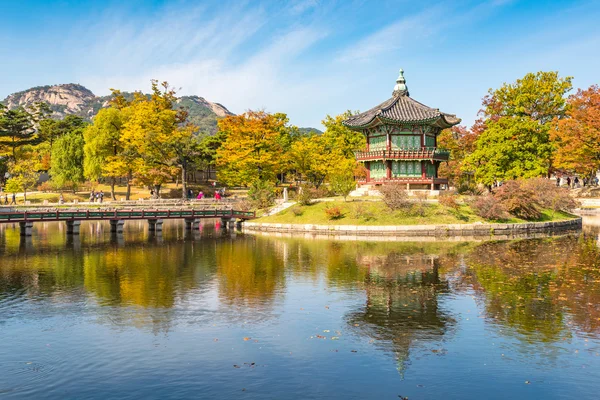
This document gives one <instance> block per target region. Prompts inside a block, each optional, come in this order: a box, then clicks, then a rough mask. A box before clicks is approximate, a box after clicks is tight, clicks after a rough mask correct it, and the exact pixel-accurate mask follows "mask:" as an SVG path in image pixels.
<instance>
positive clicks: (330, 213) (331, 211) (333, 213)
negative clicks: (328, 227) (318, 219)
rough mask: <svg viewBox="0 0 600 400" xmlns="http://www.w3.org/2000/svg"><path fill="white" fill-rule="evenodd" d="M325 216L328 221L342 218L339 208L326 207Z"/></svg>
mask: <svg viewBox="0 0 600 400" xmlns="http://www.w3.org/2000/svg"><path fill="white" fill-rule="evenodd" d="M325 215H327V218H329V219H340V218H342V217H343V216H344V213H343V212H342V209H341V208H340V207H339V206H329V205H328V206H327V207H325Z"/></svg>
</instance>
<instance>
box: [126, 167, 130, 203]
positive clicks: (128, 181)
mask: <svg viewBox="0 0 600 400" xmlns="http://www.w3.org/2000/svg"><path fill="white" fill-rule="evenodd" d="M130 197H131V171H128V172H127V192H126V193H125V200H129V198H130Z"/></svg>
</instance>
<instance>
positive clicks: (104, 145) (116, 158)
mask: <svg viewBox="0 0 600 400" xmlns="http://www.w3.org/2000/svg"><path fill="white" fill-rule="evenodd" d="M123 121H124V115H123V112H122V111H121V110H120V109H118V108H116V107H109V108H104V109H102V110H100V111H99V112H98V114H97V115H96V117H95V118H94V123H93V124H92V125H88V126H87V127H86V128H85V130H84V132H83V137H84V139H85V145H84V164H83V172H84V176H85V177H86V178H87V179H89V180H96V181H97V180H99V179H100V178H108V179H109V181H110V187H111V190H110V191H111V197H112V199H113V200H115V179H116V178H118V177H121V176H126V177H127V195H126V198H127V200H129V196H130V193H131V189H130V185H131V175H132V166H133V165H132V162H133V157H128V153H126V152H125V151H124V149H123V146H122V145H121V142H120V138H121V132H122V130H123Z"/></svg>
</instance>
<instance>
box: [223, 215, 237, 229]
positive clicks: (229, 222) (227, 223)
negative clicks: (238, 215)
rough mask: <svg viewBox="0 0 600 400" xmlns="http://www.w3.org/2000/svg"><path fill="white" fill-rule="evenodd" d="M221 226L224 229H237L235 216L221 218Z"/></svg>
mask: <svg viewBox="0 0 600 400" xmlns="http://www.w3.org/2000/svg"><path fill="white" fill-rule="evenodd" d="M221 227H223V229H229V230H230V231H234V230H235V218H230V217H223V218H221Z"/></svg>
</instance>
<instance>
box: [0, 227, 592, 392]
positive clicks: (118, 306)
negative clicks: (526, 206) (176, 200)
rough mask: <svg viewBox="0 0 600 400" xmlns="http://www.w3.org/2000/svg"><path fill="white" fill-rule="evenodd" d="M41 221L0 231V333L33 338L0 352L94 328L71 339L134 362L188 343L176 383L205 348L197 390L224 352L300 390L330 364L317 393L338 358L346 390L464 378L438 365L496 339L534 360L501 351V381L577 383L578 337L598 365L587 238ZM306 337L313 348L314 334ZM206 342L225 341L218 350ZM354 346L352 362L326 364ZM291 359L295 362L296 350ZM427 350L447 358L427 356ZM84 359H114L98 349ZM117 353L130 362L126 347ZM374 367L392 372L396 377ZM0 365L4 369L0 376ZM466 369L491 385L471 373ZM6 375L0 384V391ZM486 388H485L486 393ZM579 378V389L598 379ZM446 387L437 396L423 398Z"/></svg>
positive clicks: (484, 350) (471, 359)
mask: <svg viewBox="0 0 600 400" xmlns="http://www.w3.org/2000/svg"><path fill="white" fill-rule="evenodd" d="M34 229H35V230H37V231H36V232H34V236H33V237H32V238H29V240H23V239H22V238H21V237H20V236H19V231H18V229H12V228H6V227H5V228H1V229H0V257H1V265H0V327H2V330H0V336H1V335H3V334H4V335H7V336H6V337H19V336H20V335H21V336H23V338H24V339H25V338H26V339H27V344H25V343H23V344H21V345H20V346H21V347H19V345H15V347H14V348H12V347H10V346H7V345H6V344H7V343H9V342H8V341H4V342H2V340H0V343H4V345H2V344H0V357H6V356H11V355H15V354H20V353H21V352H26V351H25V350H26V349H27V348H29V347H27V346H38V347H39V346H44V345H45V344H47V343H48V342H50V339H45V336H44V335H42V334H40V333H39V331H42V332H46V331H49V332H52V331H56V332H58V333H57V335H58V336H57V337H54V340H56V341H58V340H60V339H59V337H60V335H67V336H68V337H69V338H70V337H71V336H73V335H77V332H79V331H83V332H87V334H86V335H87V336H83V338H79V342H76V344H72V343H71V341H70V344H69V346H74V347H73V349H74V351H78V350H81V348H78V346H84V345H83V344H82V343H85V341H86V340H87V339H86V338H87V337H89V336H90V335H93V334H92V333H90V332H94V331H95V330H99V329H106V331H104V333H103V335H104V336H102V337H101V338H97V339H98V340H101V341H106V343H107V346H113V345H115V343H117V342H118V343H122V345H123V346H126V348H127V349H131V351H132V352H134V353H135V357H136V358H135V360H136V361H140V362H142V363H143V362H145V361H146V362H150V361H152V360H153V358H152V356H151V354H153V353H151V352H148V348H144V347H139V346H141V345H140V344H139V343H138V342H139V341H140V340H141V341H143V340H146V339H147V337H146V335H150V336H151V337H152V340H154V341H157V340H159V339H157V338H164V339H165V340H168V341H170V340H173V342H177V341H178V340H183V339H182V338H186V340H187V342H186V341H185V340H184V343H186V345H185V346H183V345H182V346H183V347H181V348H178V347H176V345H173V344H171V346H175V348H172V347H171V348H167V347H165V350H164V351H163V352H162V353H160V357H161V360H163V358H164V359H166V360H168V362H172V363H173V366H172V367H171V368H172V370H171V372H172V373H173V375H174V376H175V375H178V374H183V375H184V376H185V375H186V373H187V372H186V371H185V370H183V369H181V368H182V367H178V365H179V364H180V363H182V359H186V360H187V361H188V362H189V363H192V364H193V363H194V362H198V360H199V359H202V360H204V358H203V357H208V356H206V354H210V357H212V358H210V357H209V358H210V360H209V361H211V362H213V363H216V364H215V365H214V366H213V367H214V368H215V369H214V370H213V371H210V372H206V371H205V372H206V373H207V377H206V378H205V379H202V378H198V377H197V374H196V375H194V377H195V379H198V380H199V381H198V382H200V383H201V385H204V386H203V387H204V388H205V389H206V388H207V387H208V388H210V387H213V386H211V385H218V384H219V383H215V382H220V384H223V382H230V381H231V378H229V375H228V374H229V373H230V372H231V371H230V369H231V368H232V367H231V365H233V364H235V363H238V362H239V361H238V360H236V361H235V362H231V360H230V359H226V358H225V357H226V355H225V354H229V353H226V352H225V350H227V352H230V351H239V354H238V356H239V357H240V358H243V360H244V361H243V362H246V361H248V362H250V361H252V362H254V360H257V359H259V358H261V357H262V358H263V361H262V362H263V363H264V364H265V365H274V366H275V368H276V369H277V371H273V370H270V372H269V373H266V372H265V373H264V375H260V376H261V379H262V381H261V382H262V383H263V384H265V385H266V386H265V387H267V386H268V385H274V381H275V380H277V379H280V380H281V379H283V378H282V375H284V374H285V371H288V369H289V371H290V374H289V375H285V381H286V382H291V384H292V385H294V384H297V385H298V387H299V388H300V387H303V388H304V389H303V390H306V389H305V386H303V385H304V384H301V382H312V381H315V380H316V381H318V379H320V378H319V377H316V376H314V368H315V365H320V366H322V367H323V369H324V370H327V371H329V372H328V374H329V375H327V376H328V378H327V379H328V380H327V381H326V382H327V384H326V385H325V386H319V385H318V384H315V388H317V387H327V388H330V387H331V383H330V382H331V381H333V380H334V378H339V377H340V375H339V374H340V373H339V372H338V373H337V374H338V375H336V371H337V369H336V368H337V363H344V365H348V366H351V367H352V368H354V369H355V370H356V371H360V373H359V372H357V374H364V376H365V379H366V378H367V377H368V379H369V381H368V382H366V383H365V382H363V384H362V386H355V385H353V384H352V383H348V390H350V388H352V390H353V392H352V391H351V392H349V394H350V395H351V394H352V393H363V392H361V390H366V388H369V385H371V386H375V385H376V386H378V387H379V386H381V388H391V387H393V385H394V382H404V381H410V380H411V379H413V377H414V376H423V374H425V375H429V374H431V373H433V375H432V376H435V377H436V379H438V380H439V382H445V384H446V385H454V387H461V384H460V383H457V382H456V379H455V376H453V375H452V374H451V373H450V372H449V371H448V365H446V364H444V363H446V362H447V363H452V366H455V367H456V368H459V367H460V366H461V365H462V366H463V367H464V366H465V365H468V366H469V368H472V364H473V363H478V364H477V365H484V364H485V365H487V363H488V362H489V360H490V359H494V357H496V356H498V357H499V355H498V354H496V353H494V351H495V350H494V349H492V348H490V347H491V346H489V343H498V344H499V345H501V346H502V350H501V351H502V352H503V353H502V357H504V355H505V353H506V354H507V355H511V354H512V355H513V356H515V355H516V354H523V353H526V354H528V355H529V357H530V359H523V358H521V359H519V363H512V364H511V362H512V361H510V359H509V357H506V361H503V362H505V363H506V364H502V365H503V366H504V367H503V368H504V369H502V368H500V367H499V368H500V369H499V370H498V371H496V372H497V373H499V374H503V373H507V371H508V370H512V369H515V370H519V371H529V369H530V368H531V367H532V366H533V365H536V368H542V370H544V368H546V367H545V366H546V363H548V361H551V363H552V365H557V364H558V363H561V365H562V366H563V371H561V373H562V374H567V375H568V374H571V375H573V376H575V374H576V373H577V371H578V370H577V368H582V367H581V365H578V366H574V365H573V364H570V361H569V359H567V358H566V354H567V353H568V354H571V352H574V351H575V350H577V349H578V347H577V346H580V345H581V348H582V349H585V351H586V353H585V354H584V356H585V357H586V358H585V359H582V360H583V361H582V363H583V364H584V365H586V366H593V367H594V368H595V369H594V372H593V373H595V374H597V375H598V372H599V371H600V363H599V362H598V360H599V359H600V358H597V357H599V356H596V355H595V354H598V349H597V346H598V339H599V337H600V252H599V250H598V247H597V243H596V241H597V234H596V232H595V231H594V232H591V231H589V230H588V231H586V234H585V235H580V236H569V237H562V238H553V239H543V240H538V239H536V240H523V241H516V242H488V243H460V242H452V243H443V242H440V243H407V242H403V243H393V242H381V243H377V242H336V241H325V240H322V241H321V240H304V239H295V238H269V237H265V236H249V235H237V236H235V237H232V236H231V235H229V234H228V233H227V232H224V231H223V230H220V229H219V228H218V227H215V226H214V225H212V224H205V225H203V226H201V227H200V228H199V229H198V230H194V231H187V232H186V230H185V229H184V226H183V224H182V223H170V222H169V223H165V225H164V231H163V233H162V235H153V234H151V233H149V232H148V230H147V227H146V226H145V225H144V224H142V223H140V224H137V225H136V224H126V226H125V231H124V233H123V234H122V235H111V233H110V230H109V229H108V225H107V224H103V223H90V224H82V229H81V232H82V234H81V235H80V237H67V236H66V235H65V232H64V229H63V228H61V226H60V224H50V223H48V224H44V225H42V224H40V225H39V226H36V227H34ZM471 309H472V312H471ZM478 317H479V318H478ZM39 321H43V322H41V323H40V322H39ZM36 324H40V325H39V326H38V325H36ZM23 326H34V327H36V328H39V330H38V331H36V329H26V330H23V328H22V327H23ZM65 327H67V328H65ZM74 327H78V329H73V328H74ZM315 330H316V332H318V334H319V336H316V335H315ZM107 332H108V333H107ZM325 332H328V333H325ZM315 337H318V338H319V340H320V342H316V341H314V340H313V341H310V339H309V338H315ZM334 337H335V339H336V340H333V338H334ZM242 338H248V343H246V340H245V339H244V340H243V339H242ZM250 338H252V340H250ZM0 339H2V338H1V337H0ZM255 340H256V342H255ZM38 342H39V343H38ZM77 343H79V344H77ZM103 343H104V342H103ZM159 343H162V344H164V343H163V342H159ZM169 343H170V342H169ZM207 343H210V344H211V345H212V346H218V345H219V344H220V343H224V347H222V348H218V347H214V349H213V348H212V347H209V346H208V345H207ZM240 343H246V344H247V346H246V347H240ZM581 343H583V344H581ZM251 344H252V345H255V346H256V347H250V345H251ZM85 345H87V343H86V344H85ZM165 346H166V345H165ZM291 348H293V350H294V351H292V350H291ZM73 349H71V348H70V347H69V349H68V351H71V350H73ZM169 349H170V350H169ZM175 349H176V350H175ZM229 349H231V350H229ZM238 349H240V350H238ZM281 349H283V350H281ZM465 349H468V351H467V350H465ZM540 349H541V350H540ZM81 351H86V352H89V350H81ZM194 351H199V352H200V353H201V356H199V355H197V354H196V353H193V352H194ZM278 351H279V352H278ZM146 352H147V353H146ZM353 352H356V353H357V355H356V357H357V358H356V359H351V358H350V359H349V358H343V359H339V360H338V359H335V358H333V357H335V356H333V355H334V354H340V353H343V354H346V355H348V354H354V353H353ZM280 353H283V355H282V354H280ZM296 353H298V354H301V356H300V358H297V359H296V358H292V357H293V356H292V354H296ZM423 353H427V354H429V355H436V356H443V357H436V358H435V361H431V360H426V359H425V358H423V357H421V356H422V355H423ZM86 354H88V353H86ZM193 354H196V356H193ZM467 354H468V355H467ZM304 355H305V357H304V358H302V356H304ZM380 356H383V357H384V358H385V361H382V360H381V359H380V358H379V357H380ZM584 356H581V357H584ZM87 357H88V358H91V359H92V361H93V362H96V363H98V364H101V363H102V362H107V361H106V360H104V359H102V358H101V357H102V356H101V355H99V354H96V353H90V354H88V356H87ZM113 357H115V355H114V354H113ZM116 357H118V358H119V357H122V358H123V359H124V360H127V361H128V362H131V360H132V359H130V358H128V357H132V356H131V355H130V354H129V353H128V352H126V351H125V352H123V354H119V355H117V356H116ZM187 357H191V358H190V359H187ZM193 357H199V358H193ZM340 357H342V356H341V355H340ZM344 357H345V356H344ZM358 357H361V358H358ZM391 358H393V360H391ZM119 359H120V358H119ZM429 359H431V357H429ZM355 360H358V361H355ZM444 360H448V361H444ZM503 360H505V359H504V358H503ZM88 361H89V359H88ZM221 362H222V363H223V364H225V365H226V366H221V365H220V364H219V363H221ZM243 362H242V365H243ZM73 363H74V364H73V365H74V366H77V365H79V364H78V362H77V361H73ZM236 365H238V366H239V364H236ZM382 365H385V366H386V367H387V366H391V367H392V369H393V372H394V374H393V375H391V374H388V372H389V371H388V370H387V369H386V367H383V366H382ZM2 368H3V367H2V364H0V376H1V375H2V372H3V371H2ZM200 368H201V367H200ZM219 368H226V371H227V372H222V373H223V375H218V376H217V375H211V374H218V373H220V372H219V371H221V370H220V369H219ZM349 368H350V367H349ZM367 368H375V369H377V371H378V372H377V374H376V373H373V372H369V370H368V369H367ZM451 369H452V367H451V368H450V370H451ZM215 371H217V372H215ZM223 371H225V369H223ZM398 371H399V372H400V375H399V374H398ZM432 371H433V372H432ZM470 371H471V372H470V373H471V374H472V375H471V376H473V377H475V378H478V377H479V378H480V379H484V378H483V375H481V376H479V375H478V373H479V371H477V370H473V369H471V370H470ZM544 371H545V372H544V373H547V374H551V372H549V370H547V369H545V370H544ZM256 373H257V374H260V373H259V372H256ZM270 374H271V375H270ZM311 374H312V375H311ZM296 375H298V378H297V379H298V381H295V379H296V378H295V376H296ZM571 375H570V376H571ZM571 377H572V376H571ZM217 378H218V379H217ZM2 379H3V378H0V390H2V385H3V384H6V385H8V383H6V382H4V381H3V380H2ZM215 379H216V380H215ZM219 379H220V380H219ZM323 379H325V378H323ZM402 379H404V381H402ZM213 380H215V381H213ZM498 380H499V381H501V379H500V378H498ZM521 381H522V380H521ZM192 382H196V381H192ZM198 382H196V383H191V384H189V387H190V388H191V387H196V386H194V384H200V383H198ZM356 382H357V383H356V385H359V384H358V382H360V376H357V377H356ZM505 384H507V385H510V383H506V382H505ZM365 385H366V386H365ZM494 385H496V382H495V381H493V382H490V383H488V385H487V386H486V389H487V388H489V387H494ZM578 385H579V386H578V389H577V390H579V392H578V393H580V394H582V395H583V394H586V393H588V392H587V391H586V390H588V389H590V390H591V389H592V388H593V386H589V385H590V384H588V386H586V384H585V383H578ZM412 387H416V385H413V386H412ZM432 387H433V386H432ZM196 389H198V387H196ZM584 389H585V390H584ZM315 390H316V389H315ZM338 390H340V391H341V392H343V390H345V388H338ZM390 390H391V389H390ZM341 392H340V393H341ZM40 393H41V392H35V393H34V394H37V395H38V396H39V395H40ZM256 393H257V395H256V396H255V397H254V398H265V397H269V396H268V394H269V393H270V392H266V394H267V395H265V392H260V393H261V395H260V396H259V395H258V393H259V391H257V392H256ZM283 393H284V392H281V393H279V392H278V394H280V395H283ZM340 393H335V394H331V393H330V395H329V396H328V397H329V398H334V397H336V395H338V394H340ZM369 393H372V392H367V393H366V395H363V396H361V397H363V398H365V396H366V397H368V396H369ZM444 393H445V392H444V391H443V390H441V389H440V391H436V390H434V389H432V391H431V392H428V393H427V395H428V396H426V397H432V398H436V397H437V398H439V397H440V396H442V395H443V394H444ZM515 393H520V392H515ZM187 394H188V395H189V394H190V393H187ZM301 394H302V391H300V389H298V391H296V392H292V393H288V395H289V398H300V397H301ZM388 394H389V395H391V394H393V395H394V396H397V394H398V393H387V392H386V395H388ZM403 394H404V395H409V394H410V392H403ZM481 394H482V393H481V392H480V393H479V395H481ZM513 394H514V393H513ZM537 394H540V393H537ZM249 397H251V398H252V395H249ZM275 397H281V396H275ZM309 397H310V396H309ZM312 397H318V396H317V395H314V396H312ZM325 397H327V396H325ZM411 397H413V394H411ZM463 397H464V398H467V397H469V396H463ZM492 397H493V396H492ZM517 397H518V396H517ZM533 397H535V396H533ZM583 397H585V396H583ZM471 398H476V397H474V396H471Z"/></svg>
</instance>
